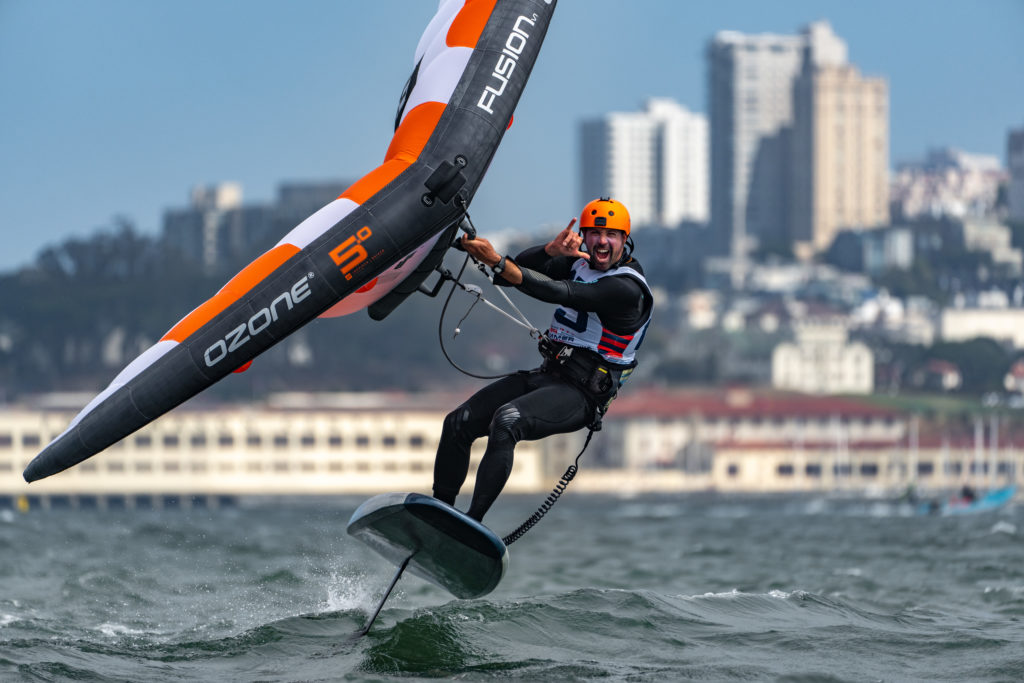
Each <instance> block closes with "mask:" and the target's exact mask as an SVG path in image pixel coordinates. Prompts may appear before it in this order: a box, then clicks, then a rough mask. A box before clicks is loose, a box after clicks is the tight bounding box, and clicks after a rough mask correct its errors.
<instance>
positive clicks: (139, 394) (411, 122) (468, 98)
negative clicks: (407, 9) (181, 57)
mask: <svg viewBox="0 0 1024 683" xmlns="http://www.w3.org/2000/svg"><path fill="white" fill-rule="evenodd" d="M555 4H556V3H555V1H554V0H442V2H441V3H440V6H439V7H438V11H437V14H436V15H435V16H434V18H433V19H432V20H431V21H430V23H429V25H428V26H427V28H426V30H425V31H424V33H423V37H422V38H421V39H420V42H419V44H418V46H417V48H416V53H415V60H414V69H413V73H412V77H411V78H410V79H409V83H408V84H407V85H406V89H405V91H404V93H403V98H402V104H401V106H400V109H399V112H398V117H397V121H396V124H397V125H396V129H395V134H394V137H393V138H392V139H391V144H390V145H389V146H388V149H387V152H386V153H385V155H384V161H383V163H382V164H381V165H380V166H378V167H377V168H375V169H373V170H372V171H370V172H369V173H367V174H366V175H365V176H363V177H362V178H361V179H360V180H358V181H357V182H356V183H355V184H353V185H352V187H350V188H348V190H346V191H345V192H344V193H343V194H342V195H341V196H340V197H339V198H338V199H336V200H334V201H333V202H331V203H330V204H328V205H327V206H324V207H323V208H321V209H320V210H319V211H317V212H316V213H314V214H313V215H312V216H310V217H309V218H307V219H306V220H304V221H303V222H302V223H300V224H299V225H298V226H296V227H295V228H294V229H292V230H291V231H290V232H289V233H288V234H287V235H285V236H284V237H282V238H281V240H280V241H279V242H278V243H277V244H276V245H275V246H274V247H273V248H271V249H269V250H268V251H267V252H266V253H264V254H262V255H261V256H260V257H258V258H257V259H256V260H254V261H253V262H252V263H250V264H249V265H248V266H246V267H245V268H244V269H242V271H241V272H239V273H238V274H237V275H236V276H235V277H233V278H232V279H231V280H230V281H229V282H228V283H227V284H225V285H224V286H223V287H222V288H221V289H220V291H218V292H217V293H216V294H214V295H213V296H212V297H211V298H210V299H209V300H207V301H205V302H203V303H202V304H200V305H199V306H198V307H196V308H195V309H194V310H193V311H192V312H191V313H189V314H188V315H186V316H185V317H184V318H182V319H181V320H180V321H179V322H178V323H177V324H175V325H174V326H173V327H171V329H170V330H168V332H167V333H166V334H165V335H164V336H163V337H162V338H161V339H160V341H158V342H157V343H156V344H155V345H153V346H152V347H151V348H149V349H148V350H146V351H145V352H143V353H142V355H140V356H139V357H138V358H136V359H135V360H134V361H132V362H131V363H130V364H129V365H128V366H127V367H126V368H124V370H122V371H121V372H120V373H119V374H118V375H117V376H116V377H115V378H114V380H113V381H112V382H111V383H110V386H108V387H107V388H106V389H105V390H104V391H103V392H102V393H100V394H99V395H98V396H96V398H95V399H93V400H92V401H91V402H90V403H89V404H88V405H87V406H86V407H85V408H84V409H83V410H82V411H81V412H80V413H79V414H78V415H77V416H76V417H75V419H74V420H72V422H71V424H70V425H69V426H68V428H67V429H66V430H65V431H64V433H62V434H61V435H60V436H58V437H57V438H56V439H54V440H53V441H52V442H51V443H50V444H49V445H48V446H47V447H46V448H45V449H44V450H43V451H42V452H41V453H40V454H39V455H38V456H36V458H35V459H34V460H32V462H31V463H29V465H28V467H27V468H26V469H25V472H24V476H25V479H26V480H27V481H35V480H38V479H41V478H43V477H48V476H50V475H53V474H56V473H57V472H61V471H63V470H65V469H67V468H69V467H71V466H73V465H76V464H77V463H79V462H81V461H83V460H85V459H86V458H89V457H91V456H92V455H94V454H96V453H98V452H100V451H102V450H103V449H105V448H107V447H108V446H110V445H111V444H113V443H115V442H117V441H119V440H120V439H122V438H124V437H125V436H127V435H128V434H131V433H132V432H134V431H135V430H137V429H139V428H140V427H143V426H144V425H146V424H148V423H149V422H151V421H152V420H155V419H156V418H157V417H159V416H160V415H163V414H164V413H165V412H167V411H169V410H171V409H172V408H174V407H175V406H178V405H180V404H181V403H183V402H184V401H186V400H187V399H189V398H191V397H192V396H194V395H196V394H197V393H199V392H201V391H203V390H204V389H205V388H207V387H209V386H210V385H212V384H213V383H215V382H217V381H218V380H220V379H222V378H224V377H225V376H227V375H229V374H230V373H231V372H232V371H234V370H236V369H239V368H242V367H245V366H246V365H247V364H248V363H249V362H251V361H252V359H253V358H255V357H256V356H257V355H259V354H260V353H262V352H263V351H265V350H266V349H267V348H269V347H271V346H273V345H274V344H275V343H277V342H278V341H280V340H281V339H283V338H285V337H287V336H288V335H289V334H291V333H292V332H294V331H295V330H296V329H298V328H299V327H301V326H303V325H305V324H306V323H307V322H309V321H311V320H313V319H314V318H316V317H317V316H320V315H328V316H334V315H344V314H345V313H350V312H352V311H355V310H359V309H361V308H364V307H366V306H369V305H371V304H373V303H374V302H375V301H377V300H379V299H380V298H381V297H382V296H384V295H385V294H387V292H389V291H390V290H391V289H392V288H394V287H395V286H396V285H397V284H399V283H400V282H401V281H402V280H404V279H405V278H406V277H407V276H408V274H409V273H410V272H411V271H412V270H414V269H415V268H416V266H418V265H419V264H420V263H421V261H422V260H423V259H424V257H425V256H426V254H427V253H428V252H429V251H430V249H431V248H432V247H433V246H434V244H435V242H436V241H437V239H438V237H439V236H440V235H441V234H442V233H444V232H445V231H446V230H447V229H448V228H450V227H451V226H452V225H454V224H455V223H457V222H458V221H459V220H461V218H462V217H463V215H464V213H465V207H466V206H468V205H469V203H470V202H471V201H472V198H473V195H474V194H475V193H476V190H477V188H478V187H479V185H480V182H481V181H482V180H483V177H484V174H485V173H486V171H487V167H488V165H489V164H490V162H491V159H492V158H493V156H494V153H495V151H496V150H497V148H498V144H499V143H500V142H501V138H502V136H503V134H504V132H505V130H506V128H507V127H508V125H509V123H510V122H511V120H512V113H513V111H514V109H515V106H516V104H517V103H518V101H519V98H520V95H521V94H522V92H523V88H524V87H525V85H526V81H527V79H528V77H529V74H530V71H531V69H532V68H533V65H534V62H535V60H536V58H537V55H538V52H539V50H540V47H541V43H542V42H543V40H544V35H545V33H546V31H547V27H548V23H549V22H550V20H551V15H552V13H553V12H554V8H555ZM352 134H358V131H353V132H352Z"/></svg>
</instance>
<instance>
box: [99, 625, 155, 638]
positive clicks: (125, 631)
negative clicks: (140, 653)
mask: <svg viewBox="0 0 1024 683" xmlns="http://www.w3.org/2000/svg"><path fill="white" fill-rule="evenodd" d="M96 628H97V630H99V632H100V633H102V634H103V635H105V636H107V637H109V638H114V637H118V636H142V635H146V631H140V630H138V629H134V628H129V627H128V626H125V625H124V624H111V623H103V624H100V625H99V626H97V627H96Z"/></svg>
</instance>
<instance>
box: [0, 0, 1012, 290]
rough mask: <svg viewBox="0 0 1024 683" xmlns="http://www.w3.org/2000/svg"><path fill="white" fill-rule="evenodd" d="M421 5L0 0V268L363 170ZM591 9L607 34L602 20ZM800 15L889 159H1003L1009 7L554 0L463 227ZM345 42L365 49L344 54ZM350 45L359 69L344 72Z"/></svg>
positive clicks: (371, 161) (489, 227)
mask: <svg viewBox="0 0 1024 683" xmlns="http://www.w3.org/2000/svg"><path fill="white" fill-rule="evenodd" d="M872 7H874V8H875V11H873V10H872ZM433 9H434V3H432V2H427V3H418V4H415V5H414V4H411V3H408V2H402V1H400V0H389V1H386V2H376V3H365V4H361V5H359V6H358V8H354V7H350V6H345V5H337V4H333V3H327V2H311V3H306V4H303V5H301V6H297V7H287V8H285V7H278V6H276V5H273V4H271V3H264V2H257V3H251V4H248V5H246V8H245V11H246V13H245V17H244V22H243V21H241V20H240V19H241V18H240V17H239V15H238V13H239V11H240V10H239V9H238V7H237V5H235V4H233V3H228V2H212V3H208V4H206V5H204V7H203V11H202V13H200V14H196V13H195V12H194V8H190V7H188V6H181V5H178V4H173V3H147V4H142V5H140V4H137V3H132V2H128V1H126V0H105V1H103V2H98V3H91V4H90V5H89V6H81V7H79V6H77V5H74V4H71V5H67V6H60V7H58V6H55V5H48V4H40V3H31V2H27V1H24V0H21V1H19V0H15V1H14V2H9V3H5V4H4V5H3V6H2V7H0V87H2V88H3V92H4V93H5V106H4V108H3V109H4V111H5V113H4V114H0V117H2V120H3V122H4V124H5V125H3V126H0V131H2V132H0V146H2V148H3V149H4V150H5V161H6V163H5V164H3V166H2V167H0V206H2V207H3V209H4V222H5V223H4V233H5V235H6V236H7V245H6V247H5V251H4V254H3V255H2V256H0V271H6V270H9V269H11V268H14V267H16V266H19V265H24V264H26V263H28V262H30V261H31V260H32V258H34V256H35V254H36V253H37V252H38V251H39V249H41V248H42V247H44V246H46V245H48V244H53V243H55V242H59V241H61V240H63V239H66V238H68V237H71V236H77V237H85V236H88V235H90V234H92V233H93V232H95V231H96V229H97V228H99V227H103V226H108V225H109V224H110V223H111V219H112V218H113V217H114V216H115V215H124V216H126V217H128V218H129V219H130V220H132V221H133V222H134V223H135V224H136V225H137V226H138V227H139V229H140V230H141V231H142V232H144V233H146V234H158V233H159V231H160V228H161V224H162V216H163V212H164V211H165V210H166V209H168V208H171V207H174V206H180V205H182V204H183V203H185V200H186V198H187V195H188V192H189V191H190V190H191V188H192V187H193V186H195V185H200V184H209V183H219V182H227V181H235V182H239V183H241V184H242V186H243V188H244V192H245V195H244V200H245V201H246V202H265V201H269V200H270V199H271V198H272V197H273V196H274V193H275V191H276V187H277V186H278V185H279V184H280V183H281V182H287V181H289V180H323V179H344V178H354V177H358V176H360V175H362V174H363V173H365V172H367V171H369V170H370V169H372V168H373V167H374V166H375V165H376V164H378V163H379V162H380V159H381V158H382V156H383V153H384V150H385V148H386V146H387V142H388V141H389V139H390V135H391V127H392V124H393V115H394V109H395V106H396V103H397V100H398V94H399V92H400V90H401V86H402V84H403V83H404V81H405V78H406V77H407V76H408V73H409V71H410V69H411V66H412V65H411V61H412V53H413V50H414V48H415V44H416V41H417V40H418V38H419V34H420V32H421V31H422V29H423V27H424V26H425V24H426V21H427V20H428V19H429V17H430V16H431V14H432V12H433ZM609 18H613V19H614V21H613V22H612V24H611V25H612V26H613V27H614V32H613V33H612V34H611V35H608V36H605V32H606V31H608V29H607V28H606V27H607V26H608V25H609V24H608V19H609ZM880 18H884V19H885V21H884V23H883V22H882V21H880ZM819 19H823V20H827V21H829V22H830V23H831V24H832V26H833V29H834V30H835V32H836V33H837V34H838V35H840V36H841V37H842V38H843V39H844V40H845V41H846V43H847V44H848V46H849V50H850V60H851V61H852V62H854V63H856V64H857V65H858V66H859V67H860V69H861V72H862V73H863V74H864V75H865V76H868V77H881V78H884V79H886V80H887V81H888V83H889V88H890V94H891V100H892V101H891V105H892V106H891V108H892V114H891V126H890V129H891V154H890V159H889V165H890V167H894V166H895V165H896V164H897V163H899V162H902V161H909V160H913V159H920V158H923V157H924V156H925V154H926V152H927V150H928V149H929V148H932V147H943V146H950V147H957V148H960V149H963V150H965V151H967V152H970V153H976V154H990V155H995V156H997V157H998V158H999V159H1000V160H1001V161H1002V162H1003V163H1004V164H1005V156H1006V138H1007V134H1008V132H1009V130H1010V129H1011V128H1019V127H1020V126H1021V125H1024V93H1022V92H1021V91H1020V89H1019V88H1014V83H1015V80H1014V79H1015V78H1016V76H1015V75H1019V73H1021V72H1022V70H1024V47H1022V46H1021V45H1020V44H1019V42H1015V34H1016V33H1017V29H1018V28H1019V27H1020V26H1022V25H1024V4H1021V3H1016V2H1012V1H1009V0H994V1H992V2H987V3H984V4H981V5H977V6H971V5H968V4H966V3H964V4H962V5H960V4H944V5H942V6H939V7H935V6H933V5H932V4H927V5H926V4H925V3H924V2H916V1H915V2H908V3H905V4H900V5H898V6H891V5H889V4H886V5H883V4H882V3H880V2H878V3H867V5H866V6H865V5H858V6H856V7H852V6H845V5H844V4H842V3H839V2H810V1H803V2H793V3H786V4H785V5H784V6H780V7H771V8H768V7H764V6H762V5H760V4H758V3H753V2H727V3H724V4H721V5H716V6H715V7H700V8H695V7H690V6H686V5H679V4H677V3H672V2H667V1H661V2H655V1H653V0H651V1H649V2H640V3H635V4H634V5H631V6H630V10H629V11H626V12H623V11H622V8H621V6H620V5H617V4H614V3H611V2H610V1H604V0H602V1H600V2H588V3H586V4H585V5H583V4H582V3H570V2H563V3H562V4H561V5H560V6H559V8H558V10H557V11H556V13H555V19H554V22H553V24H552V27H551V30H550V32H549V34H548V37H547V41H546V43H545V46H544V49H543V50H542V53H541V57H540V59H539V60H538V63H537V68H536V70H535V72H534V74H533V76H532V78H531V82H530V83H529V85H528V86H527V89H526V93H525V95H524V99H523V101H522V103H521V105H520V108H519V110H518V111H517V115H516V122H515V124H514V125H513V127H512V129H511V130H510V132H509V134H508V136H506V140H505V142H504V144H503V146H502V148H501V149H500V150H499V151H498V154H497V156H496V157H495V161H494V164H493V165H492V168H491V171H490V173H489V175H488V177H487V178H486V179H485V181H484V183H483V185H482V187H481V190H480V192H479V193H478V195H477V198H476V201H475V202H474V205H473V212H474V219H475V222H477V224H478V225H480V226H481V227H483V229H484V230H486V231H497V230H501V229H505V228H510V227H519V228H522V229H533V228H536V227H538V226H540V225H550V226H551V227H552V228H553V227H554V226H556V225H559V224H564V222H565V221H566V220H567V219H568V218H569V217H570V216H572V215H573V214H574V213H575V212H576V211H578V208H579V207H578V206H576V204H577V198H578V182H579V181H578V175H579V169H578V158H579V151H578V149H577V147H576V146H577V142H576V135H575V131H576V127H577V126H578V124H579V123H580V122H581V121H582V120H584V119H586V118H589V117H594V116H600V115H602V114H605V113H608V112H612V111H631V110H635V109H637V108H638V107H639V106H641V104H642V102H643V101H644V100H645V99H646V98H648V97H670V98H673V99H675V100H677V101H678V102H679V103H680V104H682V105H683V106H685V107H687V108H688V109H690V110H691V111H694V112H696V113H701V114H707V92H706V89H707V86H706V69H707V64H706V60H705V51H706V49H707V45H708V43H709V41H710V40H711V39H712V38H713V36H714V34H715V33H716V32H718V31H721V30H736V31H740V32H744V33H776V34H793V33H795V32H797V31H798V30H799V29H800V28H801V27H802V26H804V25H806V24H808V23H810V22H812V21H815V20H819ZM378 27H379V28H380V29H381V30H380V31H379V32H378V31H374V30H371V29H376V28H378ZM385 27H386V28H385ZM40 35H45V36H46V37H47V40H46V41H40V40H39V39H38V36H40ZM42 45H46V46H47V48H46V49H45V50H44V49H43V48H42ZM353 55H358V56H364V55H372V60H361V61H359V62H358V64H357V67H356V68H353V66H352V60H353ZM997 55H998V57H997ZM367 61H369V62H370V63H372V64H373V68H372V69H369V70H368V69H366V68H360V67H362V65H363V64H365V63H367ZM653 65H658V66H657V68H652V67H653ZM664 65H669V66H668V68H666V67H665V66H664ZM353 104H356V105H357V106H353ZM538 171H539V172H538Z"/></svg>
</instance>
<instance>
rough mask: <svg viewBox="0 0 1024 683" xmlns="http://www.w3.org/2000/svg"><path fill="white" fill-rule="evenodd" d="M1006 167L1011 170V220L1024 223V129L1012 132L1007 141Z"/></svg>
mask: <svg viewBox="0 0 1024 683" xmlns="http://www.w3.org/2000/svg"><path fill="white" fill-rule="evenodd" d="M1006 165H1007V166H1008V167H1009V169H1010V184H1009V188H1008V192H1007V197H1006V198H1007V201H1008V203H1009V209H1010V220H1016V221H1024V128H1016V129H1014V130H1011V131H1010V134H1009V135H1008V136H1007V140H1006Z"/></svg>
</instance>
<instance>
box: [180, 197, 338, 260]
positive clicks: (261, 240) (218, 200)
mask: <svg viewBox="0 0 1024 683" xmlns="http://www.w3.org/2000/svg"><path fill="white" fill-rule="evenodd" d="M349 185H350V183H349V182H345V181H333V180H332V181H319V182H289V183H283V184H281V186H280V187H279V188H278V196H277V201H276V202H274V203H272V204H249V205H243V204H242V188H241V186H240V185H238V184H236V183H220V184H217V185H208V186H199V187H196V188H194V189H193V190H192V194H191V197H190V198H191V202H190V204H189V206H187V207H184V208H175V209H168V210H167V211H166V212H165V213H164V228H163V236H164V241H165V243H166V244H167V245H168V246H170V247H172V248H175V249H177V250H178V251H179V252H181V254H182V255H183V256H184V257H185V258H186V259H188V260H190V261H192V262H193V263H198V264H200V265H202V266H203V268H204V269H206V270H207V271H208V272H213V271H216V270H219V269H221V268H225V267H227V268H232V267H238V266H240V265H244V264H245V263H246V262H248V261H249V260H251V259H253V258H255V257H256V256H258V255H259V254H260V253H262V252H263V251H265V250H267V249H269V248H270V247H272V246H273V245H274V243H275V242H276V241H277V240H278V239H280V238H281V237H283V236H284V235H285V234H287V233H288V231H289V230H291V229H292V228H294V227H295V226H297V225H298V224H299V223H301V222H302V221H304V220H305V219H306V218H308V217H309V216H310V215H312V214H313V213H315V212H316V211H317V210H318V209H320V208H321V207H323V206H325V205H326V204H329V203H330V202H332V201H334V200H335V199H337V197H338V196H339V195H340V194H341V193H342V192H344V191H345V189H346V188H347V187H348V186H349Z"/></svg>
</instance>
